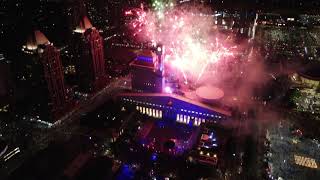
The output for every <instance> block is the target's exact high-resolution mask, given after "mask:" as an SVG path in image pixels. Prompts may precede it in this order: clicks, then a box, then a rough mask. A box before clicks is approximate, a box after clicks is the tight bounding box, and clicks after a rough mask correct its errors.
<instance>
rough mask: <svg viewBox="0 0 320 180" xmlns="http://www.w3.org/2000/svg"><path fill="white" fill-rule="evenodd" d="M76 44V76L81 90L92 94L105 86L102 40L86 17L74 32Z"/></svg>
mask: <svg viewBox="0 0 320 180" xmlns="http://www.w3.org/2000/svg"><path fill="white" fill-rule="evenodd" d="M74 32H75V36H76V39H77V41H78V44H76V46H77V47H76V54H75V55H77V58H78V59H77V63H76V64H77V74H78V77H79V86H80V89H81V90H84V91H88V92H94V91H98V90H100V89H102V88H103V87H104V85H105V84H106V80H107V79H106V72H105V61H104V48H103V38H102V37H101V36H100V34H99V31H98V30H97V29H96V28H95V27H93V26H92V25H91V23H90V21H89V19H88V18H87V17H84V18H83V19H82V21H81V22H80V24H79V26H78V27H77V28H76V29H75V30H74Z"/></svg>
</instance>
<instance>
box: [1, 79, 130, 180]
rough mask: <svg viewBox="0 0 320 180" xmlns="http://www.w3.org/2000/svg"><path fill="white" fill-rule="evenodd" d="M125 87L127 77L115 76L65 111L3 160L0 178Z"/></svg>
mask: <svg viewBox="0 0 320 180" xmlns="http://www.w3.org/2000/svg"><path fill="white" fill-rule="evenodd" d="M125 89H130V80H129V78H128V77H121V78H117V79H115V80H114V81H112V82H111V83H110V84H109V85H108V86H106V87H105V88H104V89H102V90H101V91H99V92H97V93H96V94H95V95H93V96H91V97H90V98H89V99H87V100H85V101H83V102H80V103H79V104H78V106H76V107H75V108H74V109H73V110H72V111H71V112H69V113H67V114H66V115H65V116H64V117H62V118H61V119H60V120H58V121H56V122H55V123H54V124H53V126H52V127H51V128H50V129H48V130H46V131H43V134H41V136H39V138H38V139H37V140H36V143H35V145H34V146H32V147H31V148H29V149H22V150H21V153H20V154H18V155H17V156H16V157H13V158H11V159H10V160H9V161H7V162H5V163H4V164H3V165H2V166H1V169H0V177H1V179H4V180H5V179H7V178H8V177H9V175H10V174H11V173H12V172H13V171H14V170H15V169H17V168H18V167H19V166H20V165H21V164H22V163H23V162H24V161H25V160H27V159H28V158H30V157H32V156H33V155H34V154H36V153H37V152H38V151H39V150H41V149H44V148H45V147H47V145H48V144H49V142H51V141H52V140H53V139H54V138H55V137H56V134H59V133H60V134H61V132H63V133H64V132H67V131H71V129H72V127H73V125H74V124H75V123H76V121H77V120H79V119H80V117H81V116H82V115H83V114H86V113H88V112H90V111H93V110H94V109H96V108H97V107H99V106H101V105H102V104H103V103H105V102H106V101H108V100H110V99H111V98H113V97H114V94H116V93H118V92H119V91H121V90H125Z"/></svg>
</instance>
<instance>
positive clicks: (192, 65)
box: [130, 1, 234, 82]
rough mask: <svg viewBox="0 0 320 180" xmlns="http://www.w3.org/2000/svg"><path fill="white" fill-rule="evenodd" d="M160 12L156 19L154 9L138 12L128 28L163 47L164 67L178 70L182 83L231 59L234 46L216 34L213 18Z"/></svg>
mask: <svg viewBox="0 0 320 180" xmlns="http://www.w3.org/2000/svg"><path fill="white" fill-rule="evenodd" d="M157 2H158V1H157ZM161 7H162V6H161ZM161 11H162V12H161V13H163V15H161V16H159V9H157V8H156V10H155V11H143V10H142V9H141V10H138V11H137V12H136V15H137V18H135V19H134V20H133V21H132V22H131V23H130V27H131V28H132V29H133V31H134V36H136V37H137V38H139V39H142V40H145V41H150V42H152V43H161V44H163V45H164V46H165V47H166V52H165V62H166V64H168V65H170V66H171V67H173V68H174V69H176V70H179V72H181V74H182V75H183V78H184V80H185V82H188V80H191V79H192V80H195V81H198V80H199V79H200V78H201V77H202V76H203V74H204V73H207V72H209V71H210V72H213V70H214V67H215V66H214V65H216V64H217V63H218V62H220V61H221V60H222V59H224V58H227V57H229V56H233V53H232V49H233V48H234V47H232V46H230V45H229V44H227V41H226V38H225V37H223V36H221V35H220V34H218V33H217V32H215V30H214V28H213V26H214V25H213V18H212V16H208V15H203V14H202V13H201V12H199V11H197V10H190V9H188V10H181V9H177V8H170V9H165V8H164V9H161ZM222 39H223V40H222ZM227 46H229V48H227Z"/></svg>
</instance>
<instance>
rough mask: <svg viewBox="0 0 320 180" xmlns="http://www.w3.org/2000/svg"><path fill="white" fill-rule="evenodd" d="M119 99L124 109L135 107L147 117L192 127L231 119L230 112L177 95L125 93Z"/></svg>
mask: <svg viewBox="0 0 320 180" xmlns="http://www.w3.org/2000/svg"><path fill="white" fill-rule="evenodd" d="M119 98H120V101H121V103H122V104H123V106H124V107H133V108H135V109H136V110H137V111H139V112H140V113H142V114H145V115H147V116H150V117H154V118H157V119H169V120H173V121H175V122H177V123H180V124H188V125H191V126H200V125H201V124H203V123H210V122H212V123H214V122H216V121H222V120H228V119H229V118H230V117H231V112H230V111H227V110H224V109H220V108H216V107H212V106H209V105H206V104H203V103H200V102H197V101H193V100H190V99H188V98H185V97H183V96H179V95H175V94H165V93H125V94H120V95H119Z"/></svg>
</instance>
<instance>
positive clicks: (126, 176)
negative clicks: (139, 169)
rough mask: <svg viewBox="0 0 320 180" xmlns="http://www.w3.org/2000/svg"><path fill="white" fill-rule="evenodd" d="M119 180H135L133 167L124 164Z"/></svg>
mask: <svg viewBox="0 0 320 180" xmlns="http://www.w3.org/2000/svg"><path fill="white" fill-rule="evenodd" d="M116 179H117V180H130V179H134V172H133V170H132V169H131V167H130V166H129V165H127V164H124V165H123V166H122V167H121V169H120V173H119V174H118V176H117V178H116Z"/></svg>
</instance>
